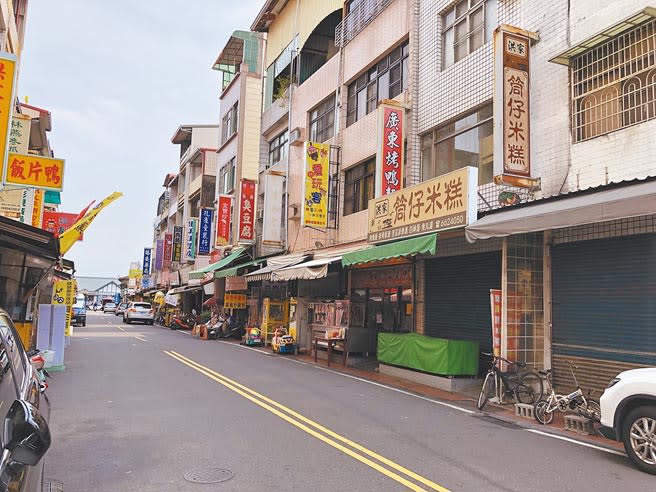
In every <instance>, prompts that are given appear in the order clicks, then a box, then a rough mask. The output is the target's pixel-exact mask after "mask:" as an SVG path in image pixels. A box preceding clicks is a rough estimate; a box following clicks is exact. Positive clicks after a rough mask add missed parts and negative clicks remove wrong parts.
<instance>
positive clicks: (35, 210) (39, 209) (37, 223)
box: [32, 190, 46, 228]
mask: <svg viewBox="0 0 656 492" xmlns="http://www.w3.org/2000/svg"><path fill="white" fill-rule="evenodd" d="M45 193H46V192H45V191H43V190H34V204H33V207H32V225H33V226H34V227H39V228H40V227H41V223H42V222H43V196H44V195H45Z"/></svg>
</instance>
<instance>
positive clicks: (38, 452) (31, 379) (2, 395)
mask: <svg viewBox="0 0 656 492" xmlns="http://www.w3.org/2000/svg"><path fill="white" fill-rule="evenodd" d="M0 354H2V355H3V357H0V372H1V373H2V374H3V376H2V380H1V381H0V418H2V422H3V426H2V429H1V430H0V433H1V434H2V460H0V477H2V480H0V492H7V491H9V490H20V491H21V492H41V491H42V490H43V460H42V459H41V458H43V455H45V454H46V451H48V448H49V447H50V430H49V429H48V423H47V417H48V415H49V407H48V402H47V399H46V398H44V397H42V394H41V391H40V387H39V380H38V378H37V375H36V371H35V369H34V368H33V367H32V364H30V361H29V359H28V357H27V355H26V354H25V350H24V348H23V343H22V342H21V339H20V337H19V336H18V333H17V332H16V329H15V327H14V325H13V323H12V321H11V319H10V317H9V315H8V314H7V312H6V311H4V310H2V309H0Z"/></svg>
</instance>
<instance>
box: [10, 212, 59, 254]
mask: <svg viewBox="0 0 656 492" xmlns="http://www.w3.org/2000/svg"><path fill="white" fill-rule="evenodd" d="M0 246H6V247H10V248H12V249H17V250H19V251H23V252H26V253H29V254H32V255H34V256H39V257H41V258H46V259H48V260H53V261H54V260H56V259H57V258H59V241H58V240H57V238H55V236H54V235H53V234H51V233H50V232H48V231H45V230H43V229H39V228H37V227H32V226H30V225H27V224H23V223H22V222H18V221H17V220H13V219H8V218H7V217H2V216H0Z"/></svg>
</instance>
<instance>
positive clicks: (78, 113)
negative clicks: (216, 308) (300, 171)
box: [18, 0, 263, 276]
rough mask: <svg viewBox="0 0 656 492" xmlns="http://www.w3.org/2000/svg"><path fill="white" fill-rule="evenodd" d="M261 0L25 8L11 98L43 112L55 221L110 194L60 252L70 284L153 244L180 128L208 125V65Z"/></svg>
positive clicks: (109, 270)
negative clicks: (56, 191)
mask: <svg viewBox="0 0 656 492" xmlns="http://www.w3.org/2000/svg"><path fill="white" fill-rule="evenodd" d="M262 3H263V0H240V1H234V0H186V1H180V0H177V1H176V0H112V1H107V0H30V2H29V7H28V13H27V30H26V36H25V48H24V50H23V54H22V60H21V71H20V75H19V85H18V89H19V91H18V95H19V97H20V99H21V101H24V98H25V96H27V97H28V98H29V104H31V105H34V106H38V107H40V108H44V109H47V110H49V111H51V113H52V131H51V132H50V135H49V138H50V143H51V146H52V148H53V150H54V152H55V156H56V157H60V158H64V159H66V171H65V176H64V192H63V194H62V207H61V210H62V211H63V212H71V213H73V212H75V213H77V212H79V211H80V210H81V209H82V208H84V207H85V206H86V205H87V204H88V203H89V202H90V201H91V200H97V201H99V200H101V199H103V198H104V197H105V196H107V195H109V194H110V193H111V192H113V191H121V192H123V194H124V196H123V197H122V198H120V199H119V200H118V201H116V202H114V203H113V204H111V205H109V206H108V207H107V208H106V209H104V210H103V211H102V212H101V213H100V214H99V215H98V217H97V218H96V220H95V221H94V222H93V224H91V226H90V227H89V229H88V230H87V232H86V233H85V238H84V241H83V242H78V243H77V244H76V245H75V246H73V248H72V249H71V250H70V252H69V253H68V254H67V255H66V257H67V258H70V259H72V260H74V261H75V266H76V270H77V274H78V275H80V276H91V275H97V276H121V275H127V273H128V268H129V264H130V262H131V261H141V259H142V255H143V248H144V247H146V246H150V245H151V243H152V234H153V221H154V219H155V214H156V206H157V203H156V200H157V198H158V197H159V195H160V194H161V193H162V191H163V189H162V183H163V181H164V176H165V174H166V173H168V172H174V171H175V170H176V169H177V165H178V163H179V154H178V153H177V152H176V151H178V149H179V148H178V147H177V146H174V145H173V144H172V143H171V137H172V135H173V133H174V132H175V130H176V129H177V127H178V126H179V125H181V124H192V123H204V124H218V123H219V121H218V120H219V117H218V108H219V106H218V96H219V73H218V72H216V71H215V70H212V69H211V68H210V67H211V66H212V64H213V62H214V60H216V57H217V56H218V54H219V52H220V51H221V49H222V48H223V47H224V46H225V43H226V42H227V40H228V37H229V36H230V34H231V33H232V32H233V31H234V30H236V29H248V28H249V27H250V25H251V23H252V21H253V20H254V18H255V16H256V15H257V13H258V11H259V9H260V7H261V6H262Z"/></svg>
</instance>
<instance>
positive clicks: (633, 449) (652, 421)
mask: <svg viewBox="0 0 656 492" xmlns="http://www.w3.org/2000/svg"><path fill="white" fill-rule="evenodd" d="M599 403H600V404H601V427H600V428H599V431H600V432H601V433H602V435H604V436H605V437H607V438H609V439H613V440H615V441H620V442H622V443H623V444H624V449H625V450H626V454H627V455H628V456H629V458H630V459H631V461H633V463H634V464H635V465H636V466H637V467H638V468H639V469H640V470H642V471H644V472H647V473H651V474H654V475H656V367H645V368H641V369H630V370H628V371H624V372H622V373H620V374H618V375H617V377H616V378H614V379H613V380H612V381H611V382H610V384H609V385H608V388H606V390H605V391H604V393H603V395H601V398H600V400H599Z"/></svg>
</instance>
